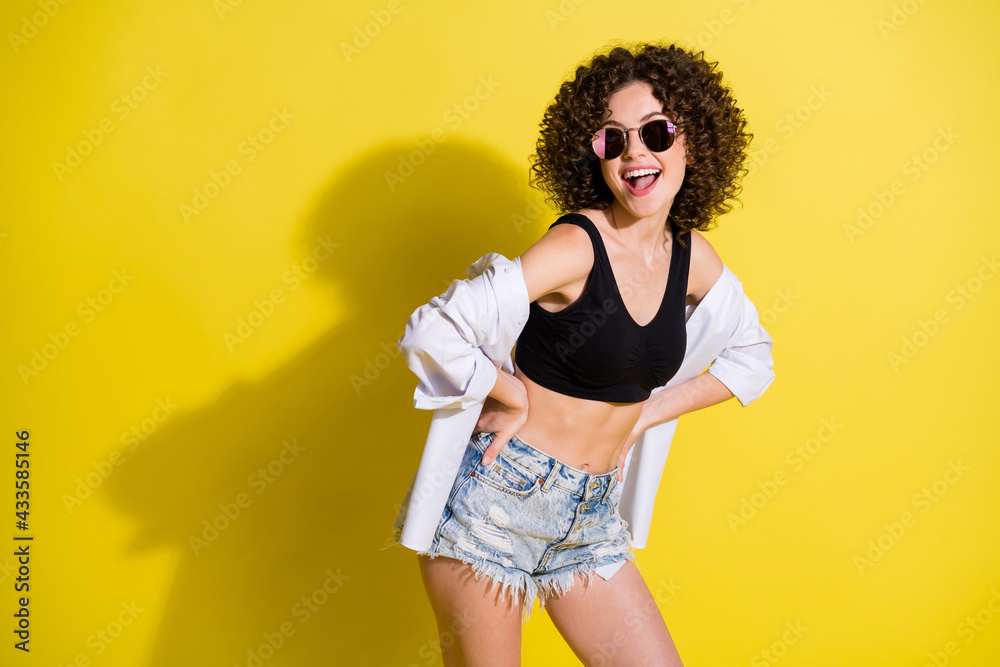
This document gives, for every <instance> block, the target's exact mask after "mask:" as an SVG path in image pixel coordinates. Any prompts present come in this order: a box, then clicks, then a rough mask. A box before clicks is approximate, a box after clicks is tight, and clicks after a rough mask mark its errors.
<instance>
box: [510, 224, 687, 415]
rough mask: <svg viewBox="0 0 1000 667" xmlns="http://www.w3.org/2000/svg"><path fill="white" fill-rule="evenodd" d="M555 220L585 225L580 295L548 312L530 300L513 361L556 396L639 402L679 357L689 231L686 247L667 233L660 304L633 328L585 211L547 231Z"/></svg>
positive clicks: (677, 364) (683, 344) (683, 345)
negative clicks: (587, 255) (587, 249)
mask: <svg viewBox="0 0 1000 667" xmlns="http://www.w3.org/2000/svg"><path fill="white" fill-rule="evenodd" d="M562 223H570V224H574V225H578V226H580V227H583V228H584V229H585V230H587V233H588V234H589V235H590V240H591V242H592V243H593V245H594V266H593V268H592V269H591V270H590V276H589V277H588V279H587V285H586V287H585V288H584V290H583V294H581V295H580V298H579V299H577V300H576V301H574V302H573V303H571V304H570V305H569V306H567V307H565V308H563V309H562V310H560V311H557V312H554V313H553V312H549V311H547V310H545V309H544V308H542V307H541V306H539V305H538V302H537V301H534V302H532V303H531V306H530V307H529V311H528V321H527V322H526V323H525V326H524V329H523V330H522V331H521V335H520V337H519V338H518V340H517V345H516V346H515V348H514V363H515V364H516V365H517V367H518V368H520V369H521V371H522V372H524V374H525V375H526V376H528V377H529V378H531V380H533V381H534V382H536V383H538V384H540V385H541V386H543V387H546V388H548V389H552V390H553V391H557V392H559V393H561V394H567V395H569V396H575V397H577V398H588V399H592V400H597V401H608V402H613V403H637V402H639V401H644V400H646V399H647V398H649V395H650V393H651V392H652V390H653V389H654V388H656V387H660V386H662V385H664V384H666V383H667V382H668V381H669V380H670V378H672V377H673V376H674V374H676V373H677V370H678V369H679V368H680V366H681V362H682V361H683V360H684V352H685V348H686V347H687V329H686V322H685V300H686V297H687V281H688V269H689V267H690V263H691V233H690V232H686V233H685V234H684V236H685V238H684V242H685V243H686V245H687V247H683V246H681V244H680V243H679V242H678V238H677V234H676V233H675V234H674V235H673V249H672V250H671V255H670V270H669V277H668V279H667V287H666V290H665V294H664V296H663V301H662V302H661V304H660V309H659V311H657V313H656V316H655V317H654V318H653V319H652V320H651V321H650V322H649V324H646V325H645V326H639V325H638V324H637V323H636V322H635V320H633V319H632V316H631V315H629V313H628V310H627V309H626V308H625V304H624V302H623V301H622V297H621V293H620V292H619V291H618V284H617V283H616V282H615V276H614V273H613V272H612V269H611V262H610V261H609V260H608V255H607V251H606V250H605V248H604V241H603V240H602V239H601V233H600V232H599V231H597V227H596V226H595V225H594V223H593V222H592V221H591V220H590V218H588V217H587V216H585V215H582V214H579V213H569V214H566V215H564V216H562V217H560V218H559V219H558V220H556V221H555V222H554V223H552V225H551V226H550V227H549V229H551V228H552V227H554V226H556V225H558V224H562Z"/></svg>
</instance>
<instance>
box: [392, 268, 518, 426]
mask: <svg viewBox="0 0 1000 667" xmlns="http://www.w3.org/2000/svg"><path fill="white" fill-rule="evenodd" d="M467 274H468V275H469V277H470V278H469V279H468V280H455V281H452V283H451V285H450V286H449V287H448V289H447V290H446V291H445V292H444V293H443V294H441V295H439V296H436V297H434V298H433V299H431V300H430V301H429V302H428V303H426V304H424V305H422V306H420V307H419V308H417V309H416V310H415V311H414V312H413V314H412V315H411V316H410V318H409V320H407V322H406V327H405V328H404V330H403V335H402V336H401V337H400V339H399V341H398V343H397V344H398V346H399V349H400V351H401V352H402V356H403V359H404V361H405V362H406V365H407V366H408V367H409V368H410V370H412V371H413V372H414V373H415V374H416V376H417V379H418V383H417V388H416V391H415V392H414V395H413V404H414V406H415V407H417V408H420V409H425V410H436V409H438V408H467V407H469V406H471V405H475V404H476V403H480V402H482V401H483V400H485V399H486V397H487V396H488V395H489V393H490V391H491V390H492V389H493V385H494V384H495V383H496V378H497V372H498V370H497V367H496V365H495V364H494V363H493V360H494V359H495V360H496V361H497V362H502V361H504V360H505V358H506V357H507V356H508V355H509V353H510V349H511V348H512V347H513V346H514V343H515V342H516V341H517V336H518V335H519V334H520V331H521V329H522V328H523V326H524V324H525V322H526V321H527V317H528V296H527V288H526V287H525V285H524V279H523V275H522V274H521V267H520V261H519V259H518V258H515V259H514V260H509V259H507V258H506V257H503V256H502V255H499V254H497V253H489V254H487V255H484V256H483V257H481V258H480V259H479V260H477V261H476V262H475V263H473V264H472V265H471V266H470V267H469V268H468V270H467Z"/></svg>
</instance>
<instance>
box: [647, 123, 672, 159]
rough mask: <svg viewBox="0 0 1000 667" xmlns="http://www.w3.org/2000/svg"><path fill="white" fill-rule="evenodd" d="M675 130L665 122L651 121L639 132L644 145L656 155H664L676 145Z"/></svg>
mask: <svg viewBox="0 0 1000 667" xmlns="http://www.w3.org/2000/svg"><path fill="white" fill-rule="evenodd" d="M673 130H674V128H673V125H672V124H671V123H669V122H668V121H665V120H651V121H649V122H648V123H646V124H645V125H643V126H642V129H641V130H640V131H639V133H640V135H641V136H642V143H644V144H645V145H646V148H648V149H649V150H651V151H653V152H654V153H662V152H663V151H665V150H667V149H668V148H670V147H671V146H672V145H673V143H674V132H673Z"/></svg>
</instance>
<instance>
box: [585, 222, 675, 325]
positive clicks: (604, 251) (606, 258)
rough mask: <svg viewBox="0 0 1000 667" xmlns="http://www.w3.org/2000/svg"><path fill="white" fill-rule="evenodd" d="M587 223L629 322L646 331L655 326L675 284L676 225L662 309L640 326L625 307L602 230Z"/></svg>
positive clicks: (661, 302) (671, 242)
mask: <svg viewBox="0 0 1000 667" xmlns="http://www.w3.org/2000/svg"><path fill="white" fill-rule="evenodd" d="M581 215H582V214H581ZM582 217H584V218H587V216H585V215H582ZM587 222H589V223H590V225H591V226H592V227H593V230H594V233H596V234H597V241H598V243H600V250H601V255H602V256H603V258H604V266H605V267H606V268H607V270H608V274H609V275H610V276H611V284H612V285H614V288H615V294H617V295H618V303H620V304H621V306H622V310H623V311H625V314H626V315H628V319H629V321H630V322H631V323H632V324H633V325H634V326H635V327H637V328H639V329H646V328H648V327H649V326H650V325H651V324H653V322H656V320H658V319H659V318H660V315H662V314H663V309H664V306H665V304H666V302H667V294H668V293H669V291H670V287H671V286H672V285H673V283H672V282H671V280H672V279H673V277H674V273H675V270H674V269H675V267H676V261H677V254H678V253H677V245H678V242H677V232H676V230H675V229H674V225H673V224H672V223H671V225H670V227H671V233H670V267H669V268H668V269H667V283H666V285H664V287H663V296H662V297H661V298H660V307H659V308H657V310H656V314H655V315H653V318H652V319H651V320H649V322H646V323H645V324H639V323H638V322H636V321H635V317H633V316H632V313H630V312H629V310H628V306H627V305H625V299H624V298H623V297H622V293H621V290H620V289H618V278H617V276H615V270H614V268H613V267H612V266H611V257H609V256H608V249H607V246H605V245H604V237H602V236H601V230H599V229H598V228H597V225H596V224H594V221H593V220H591V219H590V218H587ZM595 260H596V258H595Z"/></svg>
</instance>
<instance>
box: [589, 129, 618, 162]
mask: <svg viewBox="0 0 1000 667" xmlns="http://www.w3.org/2000/svg"><path fill="white" fill-rule="evenodd" d="M624 150H625V133H624V132H622V131H621V130H619V129H618V128H615V127H602V128H601V129H600V130H598V131H597V134H596V135H594V152H595V153H597V157H599V158H601V159H602V160H614V159H615V158H616V157H618V156H619V155H621V154H622V151H624Z"/></svg>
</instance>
